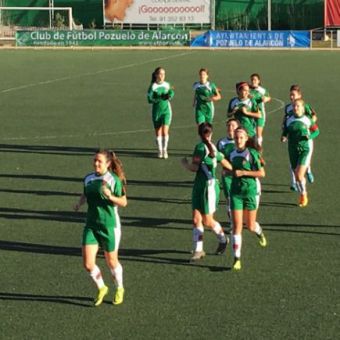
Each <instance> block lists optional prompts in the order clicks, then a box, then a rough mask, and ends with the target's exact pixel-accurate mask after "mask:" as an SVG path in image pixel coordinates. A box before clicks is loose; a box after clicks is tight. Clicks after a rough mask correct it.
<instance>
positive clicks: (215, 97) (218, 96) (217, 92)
mask: <svg viewBox="0 0 340 340" xmlns="http://www.w3.org/2000/svg"><path fill="white" fill-rule="evenodd" d="M221 98H222V96H221V92H220V90H219V89H218V88H217V87H215V88H214V92H213V95H212V96H211V97H210V100H211V101H212V102H216V101H218V100H221Z"/></svg>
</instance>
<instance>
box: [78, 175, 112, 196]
mask: <svg viewBox="0 0 340 340" xmlns="http://www.w3.org/2000/svg"><path fill="white" fill-rule="evenodd" d="M92 181H105V182H106V183H107V184H108V185H109V186H110V189H111V191H112V192H113V191H114V188H115V184H116V180H115V178H114V177H113V175H112V174H111V173H110V172H106V173H105V174H104V175H102V176H98V175H96V173H94V172H93V173H92V174H89V175H87V176H86V177H85V179H84V183H85V186H87V185H88V184H89V183H90V182H92Z"/></svg>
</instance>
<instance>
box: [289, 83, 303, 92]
mask: <svg viewBox="0 0 340 340" xmlns="http://www.w3.org/2000/svg"><path fill="white" fill-rule="evenodd" d="M289 91H296V92H299V93H302V91H301V87H300V86H299V85H297V84H294V85H292V86H291V87H290V89H289Z"/></svg>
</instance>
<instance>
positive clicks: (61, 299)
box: [0, 292, 93, 307]
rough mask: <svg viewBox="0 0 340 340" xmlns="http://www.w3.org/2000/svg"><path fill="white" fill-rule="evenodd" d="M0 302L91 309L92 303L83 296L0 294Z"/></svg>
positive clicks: (91, 299) (90, 299) (91, 300)
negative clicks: (51, 304) (63, 305)
mask: <svg viewBox="0 0 340 340" xmlns="http://www.w3.org/2000/svg"><path fill="white" fill-rule="evenodd" d="M0 300H7V301H33V302H39V301H41V302H53V303H61V304H67V305H75V306H79V307H92V304H91V303H92V302H93V298H89V297H84V296H57V295H40V294H39V295H38V294H19V293H2V292H0ZM82 302H83V303H82Z"/></svg>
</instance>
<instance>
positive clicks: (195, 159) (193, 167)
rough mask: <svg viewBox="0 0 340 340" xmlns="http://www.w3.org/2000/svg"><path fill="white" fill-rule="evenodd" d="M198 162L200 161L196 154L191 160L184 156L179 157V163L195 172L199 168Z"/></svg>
mask: <svg viewBox="0 0 340 340" xmlns="http://www.w3.org/2000/svg"><path fill="white" fill-rule="evenodd" d="M200 163H201V158H199V157H197V156H194V157H193V158H192V160H191V162H189V161H188V159H187V158H186V157H184V158H182V159H181V164H182V165H183V166H184V168H185V169H187V170H189V171H191V172H197V171H198V169H199V165H200Z"/></svg>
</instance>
